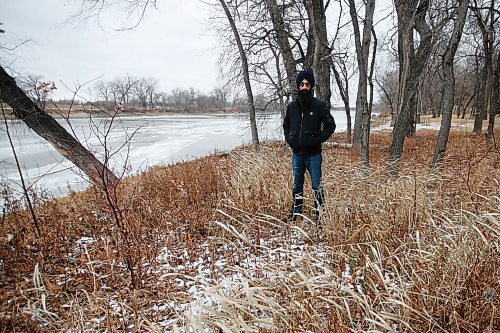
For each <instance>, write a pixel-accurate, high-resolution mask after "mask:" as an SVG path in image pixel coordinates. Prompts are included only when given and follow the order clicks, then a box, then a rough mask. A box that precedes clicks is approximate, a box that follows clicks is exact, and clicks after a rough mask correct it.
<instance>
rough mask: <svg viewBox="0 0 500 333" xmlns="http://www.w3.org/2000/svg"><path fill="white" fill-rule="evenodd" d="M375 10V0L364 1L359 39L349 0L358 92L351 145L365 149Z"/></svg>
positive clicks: (355, 17)
mask: <svg viewBox="0 0 500 333" xmlns="http://www.w3.org/2000/svg"><path fill="white" fill-rule="evenodd" d="M374 11H375V0H369V1H367V3H366V8H365V19H364V25H363V37H362V38H363V39H362V40H361V36H360V34H361V33H360V31H359V24H358V17H357V13H356V5H355V3H354V0H349V13H350V15H351V19H352V24H353V27H354V40H355V44H356V58H357V61H358V69H359V81H358V94H357V98H356V117H355V121H354V136H353V147H357V148H360V147H361V149H362V151H365V150H367V149H368V136H367V135H366V133H364V132H366V131H369V125H370V124H369V122H370V117H371V115H370V106H369V105H368V104H369V103H368V94H367V87H368V57H369V54H370V42H371V31H372V26H373V12H374ZM362 159H363V162H364V163H365V165H367V164H368V160H367V159H366V156H365V155H364V154H363V153H362Z"/></svg>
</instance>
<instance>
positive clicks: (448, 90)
mask: <svg viewBox="0 0 500 333" xmlns="http://www.w3.org/2000/svg"><path fill="white" fill-rule="evenodd" d="M468 5H469V0H461V1H460V3H459V5H458V9H457V18H456V20H455V26H454V27H453V33H452V35H451V38H450V41H449V43H448V47H447V48H446V51H445V53H444V55H443V62H442V66H443V77H444V78H443V87H444V89H443V106H444V107H443V109H442V112H441V113H442V116H441V128H440V129H439V134H438V138H437V142H436V148H435V150H434V158H433V160H432V169H433V170H434V169H436V168H437V167H439V166H440V165H441V164H442V163H443V160H444V155H445V152H446V146H447V145H448V137H449V134H450V128H451V120H452V117H453V106H454V104H455V72H454V69H453V61H454V60H455V53H456V52H457V48H458V44H459V43H460V39H461V37H462V31H463V28H464V24H465V18H466V16H467V6H468Z"/></svg>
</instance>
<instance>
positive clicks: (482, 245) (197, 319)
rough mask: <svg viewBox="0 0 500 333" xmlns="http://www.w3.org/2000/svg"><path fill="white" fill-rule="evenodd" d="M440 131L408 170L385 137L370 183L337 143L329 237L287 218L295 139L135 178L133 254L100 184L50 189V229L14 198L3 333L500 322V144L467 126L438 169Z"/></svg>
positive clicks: (410, 154) (328, 164)
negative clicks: (435, 153) (55, 192)
mask: <svg viewBox="0 0 500 333" xmlns="http://www.w3.org/2000/svg"><path fill="white" fill-rule="evenodd" d="M341 137H343V135H342V134H338V135H336V138H337V139H338V138H341ZM435 138H436V132H433V131H427V132H422V131H421V132H419V133H418V137H417V138H415V139H409V140H407V144H406V146H405V156H404V157H403V160H402V163H401V170H400V176H399V177H398V178H390V177H388V176H387V175H386V173H385V168H386V160H385V158H386V156H387V148H388V146H389V144H390V137H389V135H387V134H374V135H373V137H372V149H371V170H370V176H369V177H368V178H365V177H364V176H363V173H362V171H361V168H360V163H359V160H358V157H357V156H358V154H357V153H356V152H353V151H351V150H350V149H348V148H333V147H332V146H329V145H326V146H325V148H324V176H323V177H324V186H325V191H326V202H325V214H324V215H323V217H322V223H323V226H324V227H323V235H322V240H321V241H319V240H318V239H317V234H316V228H315V225H314V224H313V223H312V222H311V221H310V219H309V218H308V216H310V207H309V208H307V209H306V210H305V216H304V219H303V220H301V221H297V222H293V223H291V224H288V223H284V222H282V221H281V217H283V216H285V215H286V213H287V211H288V209H289V208H290V188H291V184H292V175H291V172H290V171H291V170H290V153H289V151H288V150H287V149H285V147H284V146H283V145H282V144H280V143H269V144H266V145H264V147H263V148H262V151H261V153H260V154H254V153H252V152H251V151H249V150H246V149H239V150H237V151H235V152H233V153H231V154H230V155H228V156H211V157H208V158H203V159H199V160H196V161H193V162H189V163H184V164H178V165H175V166H172V167H168V168H160V167H155V168H153V169H151V170H150V171H148V172H146V173H144V174H142V175H139V176H135V177H131V178H129V179H126V180H125V181H124V182H123V184H122V186H121V188H120V202H119V204H120V206H121V207H122V209H123V212H124V216H125V224H126V228H127V230H129V231H130V233H131V234H132V235H133V242H132V243H133V249H125V248H124V244H122V243H121V242H120V237H119V236H118V234H117V233H118V230H116V226H115V225H114V224H113V221H112V217H111V216H112V215H111V211H110V208H109V207H107V205H106V203H105V202H106V201H105V199H104V198H103V196H102V194H101V193H99V192H98V191H97V190H96V189H91V190H88V191H85V192H82V193H73V194H71V195H70V196H69V197H67V198H63V199H58V200H46V199H44V198H43V196H40V195H38V196H36V201H37V207H38V208H37V214H38V216H39V217H40V220H41V227H42V235H43V236H42V237H41V238H40V239H35V238H34V237H33V236H32V235H34V233H33V232H32V230H31V228H32V226H31V223H30V216H29V214H28V213H27V212H25V211H23V210H22V209H21V206H22V205H21V204H20V203H18V202H16V201H15V200H14V199H12V198H11V197H9V198H10V199H9V201H8V209H9V212H8V214H7V215H6V216H5V218H4V220H3V221H2V225H1V228H0V237H1V238H0V253H1V263H0V281H1V282H0V288H1V290H2V293H1V294H0V300H1V306H0V327H1V330H0V331H19V332H24V331H34V332H54V331H59V332H63V331H64V332H105V331H108V332H109V331H123V332H126V331H128V332H131V331H144V332H148V331H151V332H175V331H180V332H188V331H193V332H200V331H207V332H218V331H225V332H377V331H380V332H430V331H431V332H494V331H497V330H498V328H499V314H498V305H499V292H500V285H499V280H500V279H499V277H500V276H499V268H498V267H499V258H500V256H499V250H500V249H499V236H500V235H499V230H500V228H499V223H500V222H499V213H500V212H499V207H500V202H499V201H500V200H499V198H500V196H499V181H500V174H499V170H500V168H499V166H500V165H499V164H500V162H499V151H498V150H497V149H496V148H494V147H493V149H489V150H487V149H486V147H485V146H484V143H483V141H482V138H480V137H476V136H473V135H469V134H465V133H460V134H459V133H454V134H452V136H451V138H450V144H449V148H448V157H447V160H446V164H445V165H444V166H443V168H442V169H441V170H440V172H439V173H437V174H432V175H430V174H429V165H430V163H431V160H432V149H433V145H434V142H435ZM306 186H310V185H309V183H307V182H306ZM307 195H308V197H307V198H306V202H307V203H309V204H312V191H310V190H309V189H308V191H307ZM124 251H129V252H127V253H132V255H133V256H134V258H135V260H134V262H135V263H136V267H135V269H136V270H137V273H138V275H139V280H140V281H141V287H140V288H137V289H132V288H131V287H130V279H129V274H128V272H127V266H126V264H125V263H124V256H123V253H124Z"/></svg>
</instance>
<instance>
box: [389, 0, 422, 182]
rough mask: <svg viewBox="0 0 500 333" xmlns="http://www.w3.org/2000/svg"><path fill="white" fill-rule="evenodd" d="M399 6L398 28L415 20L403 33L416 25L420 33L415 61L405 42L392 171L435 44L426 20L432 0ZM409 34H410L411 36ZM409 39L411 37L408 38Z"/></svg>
mask: <svg viewBox="0 0 500 333" xmlns="http://www.w3.org/2000/svg"><path fill="white" fill-rule="evenodd" d="M395 5H396V10H397V12H398V24H399V25H398V30H399V29H402V28H404V26H405V22H414V24H412V25H410V30H409V31H407V32H406V31H405V32H404V33H403V34H401V35H402V36H409V34H413V30H412V29H413V28H415V30H417V32H418V34H419V35H420V43H419V46H418V50H417V52H416V54H415V57H414V59H413V60H412V61H410V60H409V59H408V53H407V52H409V47H412V46H411V45H413V43H411V45H410V44H409V43H407V42H405V43H404V44H406V46H405V47H404V48H402V50H401V51H402V52H404V54H403V58H405V59H407V60H406V62H405V64H406V63H408V65H405V74H404V75H403V76H402V78H401V80H400V84H403V86H402V87H401V89H400V91H401V92H402V93H403V94H402V96H401V95H400V101H401V103H400V108H399V114H398V116H397V119H396V122H395V124H394V128H393V131H392V144H391V148H390V151H389V170H388V171H389V174H391V175H395V174H396V173H397V161H398V160H399V159H400V158H401V155H402V153H403V146H404V141H405V138H406V135H407V133H408V126H409V124H410V125H411V122H412V121H413V119H412V116H413V113H412V110H413V109H412V105H414V104H415V96H416V93H417V88H418V82H419V80H420V76H421V75H422V71H423V69H424V68H425V65H426V64H427V60H428V59H429V55H430V52H431V45H432V32H431V30H430V28H429V26H428V24H427V22H426V21H425V16H426V14H427V11H428V9H429V0H422V1H421V2H420V4H419V5H418V7H417V8H415V7H416V6H417V2H416V1H414V0H407V1H403V0H401V1H396V2H395ZM408 38H409V37H408ZM408 40H409V39H408Z"/></svg>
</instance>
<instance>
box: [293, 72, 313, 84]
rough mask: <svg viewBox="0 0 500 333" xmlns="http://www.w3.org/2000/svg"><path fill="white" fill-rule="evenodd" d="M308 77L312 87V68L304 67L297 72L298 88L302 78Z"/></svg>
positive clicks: (296, 81)
mask: <svg viewBox="0 0 500 333" xmlns="http://www.w3.org/2000/svg"><path fill="white" fill-rule="evenodd" d="M304 79H306V80H307V82H309V84H310V85H311V88H312V87H314V73H313V71H312V70H310V69H304V70H302V71H300V72H298V73H297V77H296V78H295V84H296V85H297V88H298V87H299V86H300V83H301V82H302V80H304Z"/></svg>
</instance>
